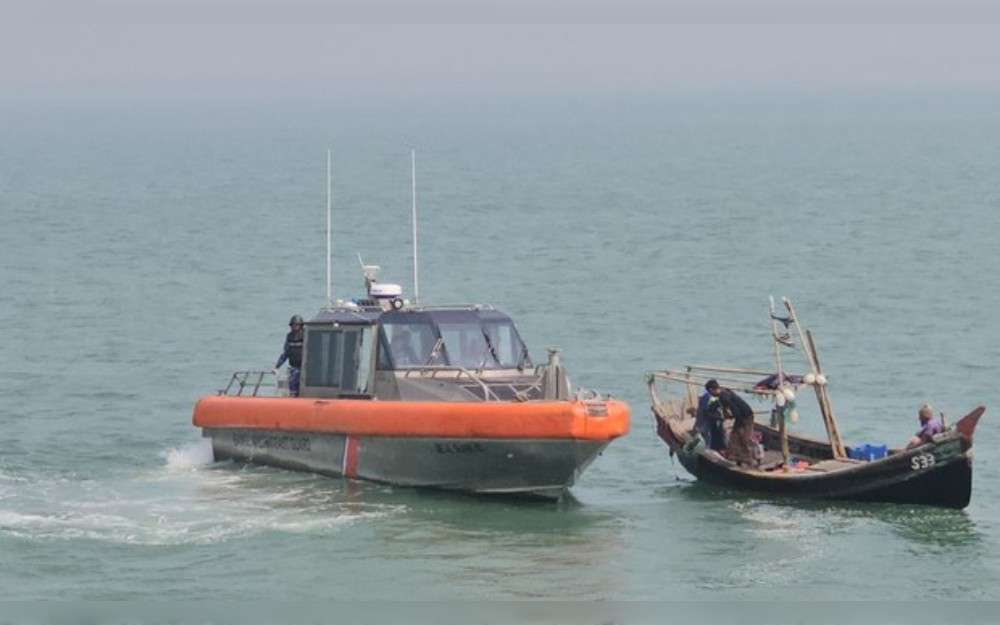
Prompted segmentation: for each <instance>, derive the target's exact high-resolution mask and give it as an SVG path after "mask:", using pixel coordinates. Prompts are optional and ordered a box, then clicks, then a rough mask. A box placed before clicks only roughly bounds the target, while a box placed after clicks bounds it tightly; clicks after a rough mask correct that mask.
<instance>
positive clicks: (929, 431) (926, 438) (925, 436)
mask: <svg viewBox="0 0 1000 625" xmlns="http://www.w3.org/2000/svg"><path fill="white" fill-rule="evenodd" d="M917 419H919V420H920V429H919V430H917V433H916V434H914V435H913V438H911V439H910V442H909V443H907V445H906V448H907V449H911V448H913V447H920V446H921V445H923V444H925V443H929V442H931V439H932V438H934V435H935V434H940V433H941V432H944V424H943V423H941V421H939V420H938V419H935V418H934V408H932V407H931V405H930V404H924V405H923V406H921V407H920V410H919V411H918V412H917Z"/></svg>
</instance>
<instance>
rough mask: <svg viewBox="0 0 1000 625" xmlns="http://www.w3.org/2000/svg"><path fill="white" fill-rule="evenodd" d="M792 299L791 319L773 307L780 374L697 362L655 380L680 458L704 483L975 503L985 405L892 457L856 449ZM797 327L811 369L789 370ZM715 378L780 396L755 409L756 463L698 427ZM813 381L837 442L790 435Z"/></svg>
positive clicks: (659, 411)
mask: <svg viewBox="0 0 1000 625" xmlns="http://www.w3.org/2000/svg"><path fill="white" fill-rule="evenodd" d="M784 305H785V308H786V310H787V311H788V316H787V317H779V316H777V315H776V314H775V312H774V302H773V300H772V303H771V329H772V340H773V342H774V355H775V365H776V368H777V371H766V370H762V369H744V368H735V367H716V366H700V365H692V366H687V367H684V368H681V369H674V370H664V371H657V372H653V373H650V374H649V375H648V376H647V382H648V385H649V392H650V396H651V398H652V408H653V416H654V418H655V421H656V431H657V434H658V435H659V436H660V438H662V439H663V441H664V442H666V444H667V446H668V447H669V449H670V453H671V455H676V456H677V458H678V459H679V460H680V462H681V465H683V466H684V468H685V469H686V470H687V471H688V472H689V473H691V474H692V475H694V476H695V477H696V478H698V479H699V480H703V481H705V482H709V483H712V484H716V485H721V486H726V487H731V488H735V489H741V490H748V491H756V492H762V493H771V494H775V495H788V496H794V497H804V498H813V499H838V500H854V501H877V502H888V503H902V504H926V505H933V506H942V507H947V508H958V509H961V508H964V507H966V506H967V505H968V504H969V500H970V497H971V494H972V441H973V435H974V433H975V430H976V426H977V425H978V423H979V419H980V418H981V417H982V415H983V413H984V412H985V410H986V409H985V407H983V406H980V407H977V408H976V409H974V410H972V411H971V412H970V413H969V414H967V415H965V416H964V417H962V418H961V419H959V420H958V421H957V422H956V423H955V424H954V426H952V427H947V424H944V425H945V428H944V431H943V432H941V433H939V434H936V435H934V436H933V437H931V438H930V440H926V441H924V442H923V443H922V444H919V445H916V446H913V447H907V448H902V449H886V448H883V450H882V451H884V455H882V454H880V453H876V454H874V455H873V454H868V455H867V457H866V455H865V451H866V450H870V449H871V447H870V446H868V447H867V448H851V447H848V446H845V445H844V443H843V442H842V440H841V436H840V428H839V425H838V423H837V419H836V417H835V415H834V412H833V407H832V404H831V402H830V397H829V392H828V383H827V379H826V376H825V374H824V373H823V370H822V368H821V367H820V363H819V358H818V356H817V352H816V346H815V342H814V340H813V337H812V334H811V332H809V331H808V330H804V329H803V328H802V327H801V325H800V324H799V320H798V317H797V315H796V313H795V308H794V306H793V305H792V303H791V302H790V301H788V300H787V299H785V300H784ZM782 325H783V326H784V328H782V327H781V326H782ZM791 328H795V329H796V330H797V334H798V336H797V337H796V338H797V339H798V340H797V343H798V345H799V346H800V347H801V353H802V355H803V356H804V359H805V363H806V366H807V368H808V373H806V374H804V375H792V374H789V373H787V372H786V371H785V369H784V365H783V358H782V350H783V349H784V348H788V347H791V348H795V347H796V341H795V340H794V339H793V338H792V336H791V334H790V329H791ZM709 379H716V380H717V381H718V382H719V383H720V384H722V385H723V386H725V387H728V388H729V389H731V390H733V391H736V392H740V393H744V394H746V395H749V396H752V397H757V398H759V399H764V400H765V401H773V402H774V403H773V405H772V407H771V408H770V409H769V410H755V411H754V414H755V418H754V422H753V432H754V440H755V441H757V442H758V444H759V447H758V449H757V451H758V456H757V459H756V461H755V462H752V463H746V462H736V461H734V460H732V459H730V458H729V457H727V452H726V451H724V450H723V451H716V450H712V449H709V448H708V446H706V444H705V441H704V439H703V437H702V436H701V435H700V434H699V432H698V431H697V430H696V428H695V418H696V414H697V411H698V403H699V397H698V393H699V392H700V391H701V390H702V386H703V385H704V384H705V383H706V382H707V381H708V380H709ZM805 387H811V388H812V390H813V391H814V392H815V395H816V398H817V403H818V404H819V411H820V414H821V416H822V419H823V424H824V426H825V429H826V433H827V440H819V439H816V438H811V437H807V436H801V435H796V434H792V433H790V432H789V431H788V429H789V428H788V423H789V422H790V421H791V420H792V419H793V418H796V417H797V408H796V404H795V395H796V391H797V390H799V389H803V388H805ZM675 389H676V391H677V392H672V391H673V390H675ZM759 416H770V421H769V422H768V423H762V422H760V421H759V420H758V419H757V417H759ZM943 418H944V417H943V415H942V419H943ZM879 456H882V457H879Z"/></svg>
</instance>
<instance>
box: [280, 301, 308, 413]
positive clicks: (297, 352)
mask: <svg viewBox="0 0 1000 625" xmlns="http://www.w3.org/2000/svg"><path fill="white" fill-rule="evenodd" d="M302 323H303V322H302V317H301V316H300V315H292V318H291V319H290V320H289V321H288V327H290V328H291V331H289V332H288V334H286V335H285V347H284V348H283V349H282V350H281V355H280V356H278V362H277V363H276V364H275V365H274V371H275V374H277V372H278V369H280V368H281V365H283V364H285V361H286V360H287V361H288V393H289V395H291V396H292V397H298V396H299V378H300V372H301V369H302V340H303V332H302Z"/></svg>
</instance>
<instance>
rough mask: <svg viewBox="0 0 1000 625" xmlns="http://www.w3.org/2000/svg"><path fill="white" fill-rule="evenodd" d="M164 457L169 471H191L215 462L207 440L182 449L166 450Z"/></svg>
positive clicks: (210, 444)
mask: <svg viewBox="0 0 1000 625" xmlns="http://www.w3.org/2000/svg"><path fill="white" fill-rule="evenodd" d="M164 456H165V457H166V460H167V469H168V470H171V471H191V470H194V469H197V468H198V467H203V466H205V465H209V464H212V463H213V462H215V455H214V454H213V452H212V443H211V441H209V440H208V439H201V440H200V441H197V442H194V443H189V444H187V445H184V446H182V447H173V448H171V449H168V450H167V451H166V452H165V454H164Z"/></svg>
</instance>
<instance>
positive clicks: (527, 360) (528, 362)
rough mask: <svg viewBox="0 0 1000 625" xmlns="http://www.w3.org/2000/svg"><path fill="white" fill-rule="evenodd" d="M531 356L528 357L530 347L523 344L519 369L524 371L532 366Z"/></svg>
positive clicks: (518, 364) (518, 362)
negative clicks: (526, 367) (525, 367)
mask: <svg viewBox="0 0 1000 625" xmlns="http://www.w3.org/2000/svg"><path fill="white" fill-rule="evenodd" d="M532 364H533V363H532V362H531V356H529V355H528V346H527V345H525V344H524V343H521V355H520V356H518V358H517V368H518V369H520V370H521V371H524V366H525V365H527V366H529V367H530V366H532Z"/></svg>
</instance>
